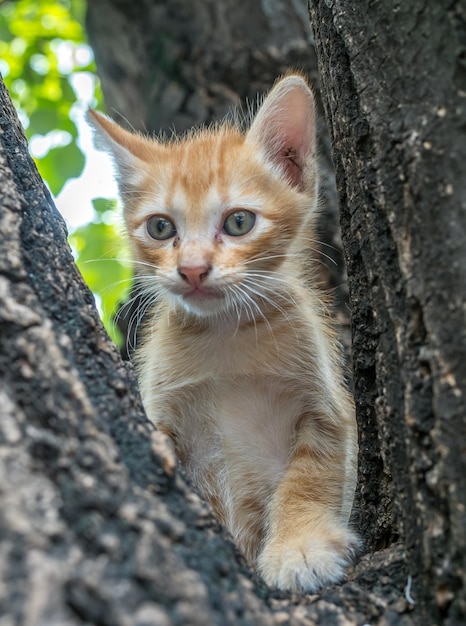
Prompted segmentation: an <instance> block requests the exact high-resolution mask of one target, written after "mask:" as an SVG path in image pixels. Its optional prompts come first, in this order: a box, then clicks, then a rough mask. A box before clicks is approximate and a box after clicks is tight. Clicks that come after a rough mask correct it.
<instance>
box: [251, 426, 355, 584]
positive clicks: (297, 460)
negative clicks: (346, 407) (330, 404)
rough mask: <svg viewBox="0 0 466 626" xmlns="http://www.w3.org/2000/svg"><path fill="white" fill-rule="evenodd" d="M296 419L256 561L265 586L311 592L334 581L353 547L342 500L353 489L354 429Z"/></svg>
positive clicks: (347, 514)
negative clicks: (295, 431) (289, 452)
mask: <svg viewBox="0 0 466 626" xmlns="http://www.w3.org/2000/svg"><path fill="white" fill-rule="evenodd" d="M301 424H303V426H302V428H301V430H300V432H299V434H298V438H297V441H296V445H295V446H294V449H293V453H292V457H291V460H290V463H289V465H288V468H287V470H286V472H285V474H284V476H283V478H282V480H281V481H280V483H279V485H278V487H277V490H276V492H275V494H274V496H273V499H272V502H271V503H270V508H269V519H268V532H267V536H266V541H265V544H264V549H263V551H262V553H261V555H260V556H259V561H258V565H259V570H260V572H261V574H262V576H263V578H264V580H265V582H266V583H267V584H269V585H270V586H274V587H275V586H276V587H279V588H281V589H290V590H294V591H307V592H313V591H316V590H317V589H319V588H320V587H322V586H323V585H325V584H329V583H336V582H338V581H340V580H341V579H342V578H343V576H344V569H345V567H346V566H347V565H349V564H350V562H351V559H352V556H353V555H354V553H355V552H356V550H357V548H358V544H359V540H358V538H357V536H356V535H355V534H354V533H353V532H352V531H351V530H349V529H348V527H347V523H348V516H349V511H348V510H345V508H346V509H348V506H347V504H346V505H345V504H344V501H345V500H346V503H348V500H349V498H348V491H347V490H351V491H352V492H354V482H355V469H354V467H353V465H354V462H355V458H354V459H353V458H351V457H353V456H354V457H355V456H356V433H355V429H354V428H353V427H352V426H351V425H348V424H342V425H341V426H340V425H336V424H335V423H333V424H332V423H330V424H325V422H323V421H321V420H319V421H318V423H317V424H316V420H315V418H312V417H311V418H309V419H308V420H305V421H304V423H303V421H301ZM316 426H317V428H316ZM348 438H350V439H348ZM350 497H352V494H351V496H350Z"/></svg>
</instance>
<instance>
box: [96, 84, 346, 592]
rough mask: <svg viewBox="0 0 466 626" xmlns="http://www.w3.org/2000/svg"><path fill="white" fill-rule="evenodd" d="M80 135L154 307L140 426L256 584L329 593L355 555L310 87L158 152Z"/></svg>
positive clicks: (150, 144) (112, 136)
mask: <svg viewBox="0 0 466 626" xmlns="http://www.w3.org/2000/svg"><path fill="white" fill-rule="evenodd" d="M89 120H90V122H91V123H92V125H93V126H94V128H95V130H96V132H97V135H98V137H99V138H100V140H101V143H103V145H104V146H105V147H106V148H107V149H108V150H109V151H110V153H111V154H112V156H113V158H114V161H115V163H116V167H117V170H118V177H119V186H120V192H121V196H122V199H123V202H124V219H125V224H126V229H127V232H128V235H129V239H130V242H131V246H132V251H133V254H134V257H135V263H136V268H137V271H138V272H139V274H140V279H139V280H140V281H141V283H142V285H143V286H144V288H145V290H146V292H149V293H152V294H153V297H154V299H156V302H157V306H156V309H157V310H156V314H155V315H154V317H153V319H152V320H151V322H150V324H149V325H148V327H147V329H146V335H145V340H144V343H143V345H142V347H141V348H140V349H139V352H138V354H137V367H138V372H139V383H140V389H141V394H142V398H143V402H144V405H145V408H146V411H147V414H148V416H149V418H150V419H151V420H152V421H153V422H154V423H155V424H156V425H157V426H158V428H159V429H160V430H161V431H163V432H165V433H167V434H168V435H169V436H170V437H171V438H172V439H173V442H174V445H175V448H176V450H177V453H178V455H179V458H180V459H181V461H182V463H183V464H184V466H185V467H186V469H187V471H188V473H189V475H190V476H191V477H192V480H193V481H194V482H195V484H196V485H198V487H199V488H200V490H201V492H202V493H203V494H204V496H205V497H206V498H207V499H208V500H209V501H210V503H211V504H212V506H213V508H214V510H215V512H216V514H217V516H218V517H219V519H220V520H221V521H222V522H223V524H224V525H225V526H226V527H227V528H228V529H229V530H230V532H231V533H232V535H233V537H234V539H235V541H236V543H237V545H238V546H239V547H240V548H241V550H242V551H243V552H244V554H245V555H246V557H247V559H248V560H249V561H250V562H251V563H252V564H253V565H255V566H256V567H257V569H258V570H259V572H260V573H261V574H262V576H263V578H264V580H265V581H266V583H268V584H269V585H271V586H277V587H279V588H282V589H290V590H298V591H305V592H306V591H307V592H312V591H315V590H317V589H318V588H320V587H321V586H322V585H324V584H327V583H333V582H337V581H339V580H341V579H342V577H343V575H344V568H345V566H346V565H348V564H349V562H350V560H351V556H352V554H353V551H354V550H355V548H356V546H357V544H358V539H357V537H356V535H355V534H354V533H353V532H352V531H351V530H350V529H349V528H348V519H349V516H350V511H351V506H352V502H353V494H354V488H355V480H356V455H357V435H356V425H355V419H354V414H353V405H352V400H351V397H350V395H349V394H348V392H347V390H346V389H345V387H344V385H343V382H342V371H341V368H340V363H339V354H338V349H337V340H336V337H335V335H334V333H333V331H332V330H330V328H329V325H328V321H327V319H326V317H327V316H326V313H325V308H324V307H323V305H322V303H321V300H320V297H319V295H318V293H317V291H316V290H315V289H314V288H313V287H312V286H310V285H308V284H307V282H309V279H308V276H306V275H305V272H304V268H303V261H304V259H305V254H304V251H305V249H306V248H309V245H310V242H312V241H313V240H314V238H315V235H313V227H312V221H313V217H314V215H315V212H316V203H317V182H318V172H317V161H316V154H315V151H316V147H315V105H314V98H313V95H312V93H311V91H310V89H309V87H308V85H307V84H306V82H305V80H304V79H303V78H302V77H301V76H298V75H288V76H286V77H284V78H282V79H281V80H280V81H279V82H278V83H277V84H276V85H275V87H274V88H273V89H272V91H271V92H270V94H269V95H268V97H267V98H266V99H265V100H264V102H263V104H262V106H261V107H260V108H259V111H258V113H257V115H256V116H255V118H254V120H253V121H252V124H251V126H250V128H249V130H248V131H247V132H246V133H242V132H241V131H240V130H239V128H237V127H236V126H234V125H230V124H227V123H226V124H223V125H220V126H217V127H213V128H209V129H204V130H199V131H194V132H192V133H191V134H188V135H187V136H186V137H184V138H179V139H173V140H171V141H169V142H166V143H163V142H160V141H158V140H155V139H148V138H146V137H143V136H140V135H134V134H132V133H130V132H128V131H126V130H123V129H122V128H120V127H119V126H118V125H117V124H115V123H114V122H112V121H111V120H110V119H108V118H106V117H104V116H103V115H102V114H99V113H96V112H94V111H90V114H89ZM307 273H308V272H307Z"/></svg>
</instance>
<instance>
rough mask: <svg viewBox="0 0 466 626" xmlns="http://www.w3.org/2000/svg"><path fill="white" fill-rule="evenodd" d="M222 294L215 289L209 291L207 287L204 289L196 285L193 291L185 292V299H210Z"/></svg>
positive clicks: (219, 296)
mask: <svg viewBox="0 0 466 626" xmlns="http://www.w3.org/2000/svg"><path fill="white" fill-rule="evenodd" d="M221 297H222V295H221V294H220V293H218V292H215V291H208V290H207V289H202V288H199V287H196V288H195V289H193V290H192V291H188V293H185V294H183V298H184V299H194V300H210V299H212V298H221Z"/></svg>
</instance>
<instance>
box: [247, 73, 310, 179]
mask: <svg viewBox="0 0 466 626" xmlns="http://www.w3.org/2000/svg"><path fill="white" fill-rule="evenodd" d="M249 136H250V137H251V138H252V139H253V140H254V141H256V142H258V143H259V144H260V145H262V147H263V148H264V149H265V156H266V158H267V159H268V160H270V161H271V162H272V163H275V164H276V165H279V166H280V167H281V168H282V170H283V171H284V173H285V174H286V176H287V178H288V179H289V181H290V184H291V185H293V187H296V188H297V189H299V190H300V191H302V190H303V189H304V187H305V178H304V169H305V166H306V161H307V159H308V158H309V157H310V156H311V155H312V154H313V153H314V144H315V109H314V98H313V95H312V93H311V91H310V89H309V87H308V86H307V85H306V83H305V82H304V80H303V79H302V78H301V77H298V76H288V77H285V78H284V79H283V80H281V81H280V82H279V83H278V84H277V85H276V86H275V87H274V88H273V89H272V91H271V92H270V94H269V95H268V97H267V98H266V99H265V101H264V103H263V104H262V106H261V108H260V109H259V111H258V113H257V116H256V119H255V120H254V122H253V124H252V126H251V129H250V131H249Z"/></svg>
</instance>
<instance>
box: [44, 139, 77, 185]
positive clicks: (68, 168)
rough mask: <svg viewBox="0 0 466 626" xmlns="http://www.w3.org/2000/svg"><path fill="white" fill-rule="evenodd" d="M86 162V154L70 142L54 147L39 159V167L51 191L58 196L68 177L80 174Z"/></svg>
mask: <svg viewBox="0 0 466 626" xmlns="http://www.w3.org/2000/svg"><path fill="white" fill-rule="evenodd" d="M84 163H85V158H84V154H83V153H82V152H81V150H80V149H79V148H78V146H77V145H76V144H75V143H70V144H68V145H67V146H63V147H59V148H53V149H52V150H50V151H49V152H48V153H47V154H46V156H45V157H43V158H42V159H37V168H38V170H39V172H40V174H41V176H42V177H43V178H44V179H45V180H46V181H47V184H48V185H49V187H50V191H51V192H52V193H53V194H54V195H55V196H57V195H58V194H59V193H60V191H61V189H62V188H63V185H64V184H65V182H66V181H67V180H68V179H70V178H77V177H78V176H80V174H81V173H82V171H83V169H84Z"/></svg>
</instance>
